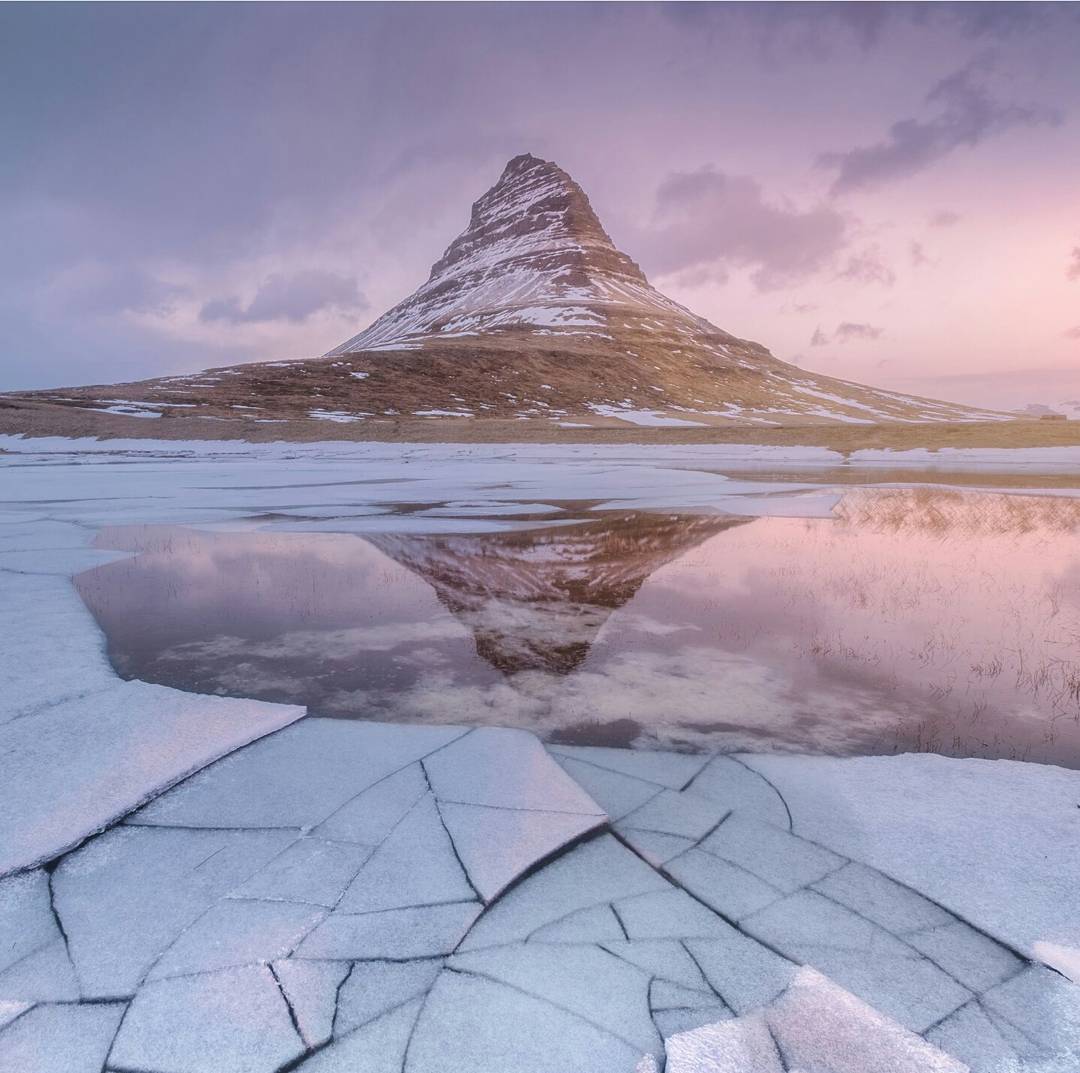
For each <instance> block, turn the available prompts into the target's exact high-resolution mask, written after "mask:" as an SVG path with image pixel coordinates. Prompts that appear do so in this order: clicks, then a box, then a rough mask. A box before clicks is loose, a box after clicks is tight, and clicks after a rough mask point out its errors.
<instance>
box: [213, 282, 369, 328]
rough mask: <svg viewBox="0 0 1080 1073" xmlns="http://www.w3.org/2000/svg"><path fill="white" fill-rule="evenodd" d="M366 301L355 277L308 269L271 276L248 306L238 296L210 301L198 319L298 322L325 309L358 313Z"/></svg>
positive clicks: (237, 321)
mask: <svg viewBox="0 0 1080 1073" xmlns="http://www.w3.org/2000/svg"><path fill="white" fill-rule="evenodd" d="M367 304H368V303H367V300H366V299H365V298H364V296H363V295H362V294H361V293H360V289H359V287H358V286H357V283H356V279H355V278H353V277H351V276H339V275H336V274H335V273H333V272H323V271H320V270H318V269H309V270H307V271H304V272H295V273H293V274H292V275H290V276H285V275H280V274H277V275H273V276H269V277H268V278H267V279H266V280H265V281H264V282H263V284H262V286H260V287H259V289H258V290H257V291H256V292H255V297H254V298H253V299H252V300H251V302H250V303H249V304H248V305H247V306H244V305H243V304H242V303H241V301H240V299H239V298H236V297H230V298H218V299H215V300H213V301H210V302H207V303H206V304H205V305H204V306H203V307H202V310H201V311H200V313H199V319H200V320H203V321H227V322H229V323H231V324H254V323H265V322H267V321H276V320H287V321H292V322H293V323H296V324H298V323H300V322H301V321H305V320H307V319H308V317H310V316H311V315H312V314H314V313H319V312H321V311H322V310H324V309H338V310H342V311H346V312H355V311H358V310H361V309H365V308H366V307H367Z"/></svg>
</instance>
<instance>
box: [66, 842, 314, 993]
mask: <svg viewBox="0 0 1080 1073" xmlns="http://www.w3.org/2000/svg"><path fill="white" fill-rule="evenodd" d="M294 837H295V835H294V834H293V833H291V832H288V831H188V830H168V829H159V828H146V827H126V826H120V827H114V828H113V829H112V830H111V831H108V832H107V833H106V834H104V835H102V836H101V837H100V838H97V839H94V840H93V841H91V842H89V843H87V845H86V846H84V847H83V848H82V849H79V850H77V851H76V852H75V853H71V854H69V855H68V856H67V857H65V858H64V859H63V861H61V863H60V866H59V867H58V868H57V869H56V872H55V874H54V875H53V888H54V890H55V902H56V908H57V911H58V913H59V915H60V919H61V920H63V922H64V930H65V932H66V933H67V937H68V944H69V947H70V950H71V956H72V959H73V961H74V962H75V967H76V970H77V972H78V976H79V980H80V981H81V983H82V987H83V990H84V992H85V995H86V997H88V998H94V997H109V996H113V995H130V994H132V993H133V992H134V990H135V988H136V987H137V985H138V983H139V981H140V980H141V979H142V978H143V976H144V975H145V974H146V972H147V971H148V970H149V969H150V966H151V965H152V964H153V963H154V962H155V961H156V960H157V958H158V957H159V956H160V955H161V953H162V952H163V951H164V950H166V949H167V948H168V947H169V946H170V945H171V944H172V943H173V942H174V941H175V939H176V938H177V936H178V935H180V933H181V932H182V931H183V930H184V929H185V928H187V927H188V926H189V925H191V924H192V923H193V922H194V921H195V920H197V919H198V918H199V917H200V916H201V915H202V914H203V913H205V912H206V910H207V909H209V908H210V906H211V905H213V903H214V902H216V901H217V900H218V899H219V898H221V897H222V896H223V895H225V894H226V893H228V891H230V890H231V889H232V888H233V887H236V886H238V885H239V884H241V883H242V882H244V881H245V880H246V879H247V878H248V877H249V876H251V875H252V874H253V873H255V872H256V871H258V869H259V868H261V867H262V866H263V865H265V864H266V863H267V861H269V860H271V859H272V858H274V857H276V856H277V854H279V853H280V852H281V851H282V849H284V848H285V846H286V845H288V844H289V842H291V841H292V840H293V838H294ZM308 908H310V907H308Z"/></svg>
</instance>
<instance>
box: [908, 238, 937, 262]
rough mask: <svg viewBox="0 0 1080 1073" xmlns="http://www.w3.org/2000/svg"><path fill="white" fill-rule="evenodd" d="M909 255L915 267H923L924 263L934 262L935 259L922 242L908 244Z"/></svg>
mask: <svg viewBox="0 0 1080 1073" xmlns="http://www.w3.org/2000/svg"><path fill="white" fill-rule="evenodd" d="M908 256H909V257H910V258H911V265H912V267H913V268H922V266H923V265H932V264H934V263H935V262H934V259H933V258H932V257H928V256H927V255H926V250H925V249H924V248H923V244H922V243H921V242H913V243H911V245H910V246H908Z"/></svg>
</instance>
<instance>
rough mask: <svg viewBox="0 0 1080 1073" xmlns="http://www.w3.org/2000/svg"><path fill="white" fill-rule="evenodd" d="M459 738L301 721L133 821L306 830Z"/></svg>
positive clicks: (419, 729) (439, 732) (442, 731)
mask: <svg viewBox="0 0 1080 1073" xmlns="http://www.w3.org/2000/svg"><path fill="white" fill-rule="evenodd" d="M463 733H464V731H463V730H460V729H458V728H457V727H423V726H409V727H393V728H387V727H386V726H385V725H384V724H380V723H355V722H345V721H342V720H335V719H311V718H309V719H305V720H304V721H303V722H302V723H300V724H299V725H297V726H294V727H290V728H288V731H287V732H284V733H283V734H275V735H274V736H273V737H271V738H268V739H266V740H265V741H262V742H259V743H258V747H253V748H249V749H244V750H242V751H241V752H239V753H236V754H235V755H234V756H229V757H226V758H225V759H224V760H220V761H218V763H217V764H215V765H214V766H213V767H212V768H210V769H209V770H207V771H204V772H202V773H200V775H198V776H196V777H195V778H192V779H189V780H188V781H187V782H186V783H184V785H183V786H182V787H180V788H178V790H177V791H175V792H174V793H171V794H168V795H166V796H165V797H162V798H159V799H158V800H157V801H155V802H153V803H152V804H150V805H148V806H147V807H146V808H144V809H142V810H141V811H140V812H139V813H138V815H137V816H136V817H135V819H136V820H137V822H139V823H154V824H162V825H175V826H194V827H305V826H311V825H314V824H318V823H320V822H322V821H323V820H325V819H327V818H328V817H329V816H330V815H331V814H333V813H334V812H335V811H336V810H338V809H340V808H341V807H342V805H345V804H346V803H347V802H348V801H350V800H351V799H352V798H354V797H356V796H357V795H358V794H359V793H361V792H362V791H364V790H365V789H367V788H368V787H369V786H372V785H373V784H374V783H376V782H378V781H379V780H380V779H382V778H385V777H386V776H387V775H391V774H393V773H394V772H395V771H397V770H398V769H400V768H403V767H405V766H406V765H407V764H410V763H412V762H413V761H415V760H418V759H419V758H420V757H422V756H425V755H427V754H428V753H430V752H432V751H433V750H435V749H438V748H440V747H441V746H443V745H445V744H446V743H447V742H449V741H452V740H453V739H454V738H455V737H457V736H459V735H461V734H463ZM316 772H317V773H318V774H317V777H313V773H316Z"/></svg>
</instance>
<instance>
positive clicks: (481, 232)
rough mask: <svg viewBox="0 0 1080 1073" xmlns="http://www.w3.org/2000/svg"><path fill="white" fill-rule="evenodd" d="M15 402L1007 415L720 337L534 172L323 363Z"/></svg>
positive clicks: (541, 166) (269, 411)
mask: <svg viewBox="0 0 1080 1073" xmlns="http://www.w3.org/2000/svg"><path fill="white" fill-rule="evenodd" d="M2 401H3V404H4V405H6V406H8V407H11V406H49V407H53V406H58V407H65V408H75V409H77V410H81V411H86V410H87V409H90V410H93V411H96V412H98V413H106V414H111V415H121V416H123V415H126V416H131V417H143V418H156V417H167V418H170V419H173V420H177V419H180V420H184V421H185V424H190V423H191V422H192V419H199V418H214V419H216V420H218V421H220V420H221V419H227V420H230V421H233V422H243V423H247V424H250V423H257V422H282V421H296V420H301V419H303V420H313V421H322V422H336V423H355V422H365V423H367V424H369V425H371V424H377V423H382V422H385V421H398V422H401V421H408V420H411V419H431V418H450V417H459V416H460V417H487V418H502V419H520V418H532V419H539V420H542V421H545V422H551V423H552V424H553V425H555V426H557V427H560V426H561V427H570V428H574V427H583V426H585V425H589V426H604V425H608V426H619V425H622V426H624V427H625V426H626V425H627V424H629V425H648V426H669V427H671V426H675V427H678V426H691V427H692V426H705V425H730V424H751V425H761V426H770V425H771V426H776V425H792V424H808V423H809V424H818V423H860V424H873V423H878V422H893V421H903V422H937V421H957V420H986V419H994V418H997V417H1000V416H1003V415H998V414H992V413H983V412H979V411H975V410H971V409H968V408H965V407H962V406H957V405H953V404H949V403H943V402H935V401H933V400H929V399H921V398H916V397H913V396H907V395H900V394H896V393H893V392H887V391H880V390H875V389H872V388H869V387H864V386H862V385H859V384H854V383H850V382H847V381H841V380H835V379H832V378H830V377H825V376H819V375H816V374H813V373H808V372H805V371H803V370H801V369H799V368H796V367H795V366H793V365H789V364H787V363H786V362H783V361H780V360H779V359H777V358H775V357H774V356H773V355H772V354H771V353H770V352H769V351H768V350H767V349H766V348H765V347H763V346H761V345H760V344H758V343H754V342H750V341H748V340H745V339H739V338H737V337H735V336H734V335H730V334H729V333H727V332H725V331H723V330H721V329H720V328H717V327H716V326H715V325H713V324H710V323H709V322H708V321H707V320H704V319H703V318H701V317H698V316H696V315H695V314H693V313H691V312H690V311H689V310H687V309H685V308H683V307H682V306H680V305H679V304H677V303H676V302H674V301H672V300H671V299H669V298H667V297H665V296H664V295H663V294H661V293H660V292H659V291H658V290H656V288H654V287H653V286H651V285H650V283H649V281H648V280H647V279H646V278H645V275H644V273H643V272H642V271H641V269H640V268H639V267H638V265H637V264H635V263H634V262H633V261H632V260H631V259H630V258H629V257H627V256H626V254H624V253H622V252H621V251H620V250H618V249H617V248H616V247H615V245H614V244H613V243H612V241H611V239H610V238H609V236H608V234H607V232H605V230H604V228H603V226H602V225H601V223H600V221H599V219H598V218H597V216H596V213H595V212H594V211H593V209H592V206H591V205H590V204H589V199H588V198H587V197H586V196H585V193H584V191H583V190H582V189H581V187H580V186H578V184H577V183H576V182H574V180H573V179H572V178H571V177H570V176H569V175H568V174H567V173H566V172H565V171H563V170H562V169H561V168H559V167H558V166H557V165H555V164H553V163H551V162H549V161H544V160H539V159H537V158H536V157H534V156H530V155H523V156H518V157H515V158H514V159H513V160H511V161H510V162H509V163H508V164H507V166H506V168H505V170H504V171H503V174H502V176H501V177H500V178H499V181H498V182H497V183H496V184H495V185H494V186H493V187H492V188H491V189H490V190H489V191H488V192H487V193H486V194H484V196H483V197H481V198H480V200H479V201H477V202H476V204H475V205H473V208H472V216H471V218H470V221H469V225H468V227H467V228H466V229H465V231H464V232H462V234H461V235H459V236H458V238H456V239H455V240H454V241H453V242H452V243H451V244H450V246H449V248H448V249H447V250H446V252H445V253H444V254H443V256H442V257H441V258H440V259H439V260H438V261H437V262H436V263H435V265H434V267H433V268H432V270H431V275H430V276H429V278H428V280H427V282H426V283H424V284H423V285H422V286H421V287H419V288H418V289H417V290H416V291H415V292H414V293H413V294H411V295H410V296H409V297H408V298H406V299H405V300H404V301H403V302H401V303H399V304H398V305H396V306H394V307H393V308H392V309H390V310H389V311H387V312H386V313H384V314H383V315H382V316H381V317H379V318H378V319H377V320H376V321H375V322H374V323H373V324H371V325H370V326H369V327H368V328H366V329H364V331H362V332H360V334H359V335H356V336H354V337H353V338H352V339H349V340H348V341H346V342H344V343H342V344H341V345H340V346H338V347H336V348H335V349H333V350H331V351H330V352H329V353H328V354H326V355H324V356H323V357H321V358H314V359H308V360H303V361H291V362H271V363H263V364H247V365H237V366H233V367H229V368H221V369H213V370H210V371H208V372H204V373H199V374H195V375H190V376H172V377H165V378H162V379H157V380H148V381H143V382H140V383H136V384H125V385H121V386H115V385H114V386H111V387H104V388H103V387H96V388H77V389H68V390H58V391H49V392H31V393H22V394H20V395H18V396H10V395H9V396H7V397H6V399H4V400H2ZM129 423H130V424H132V425H135V424H136V423H135V422H129ZM144 424H149V422H144ZM159 428H160V426H159ZM139 431H146V432H149V431H150V430H149V429H146V430H142V429H140V430H139ZM155 431H156V430H155Z"/></svg>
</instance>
